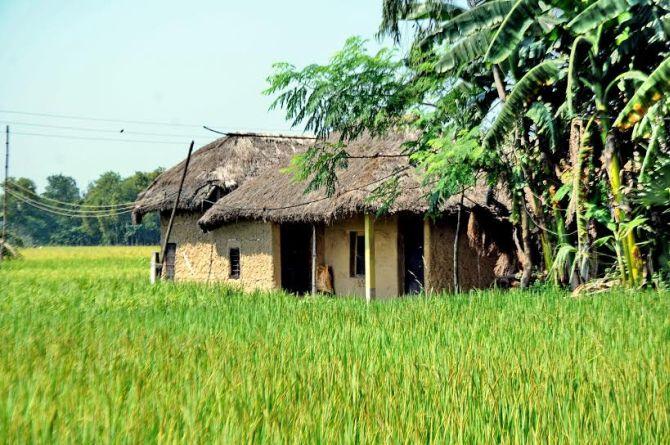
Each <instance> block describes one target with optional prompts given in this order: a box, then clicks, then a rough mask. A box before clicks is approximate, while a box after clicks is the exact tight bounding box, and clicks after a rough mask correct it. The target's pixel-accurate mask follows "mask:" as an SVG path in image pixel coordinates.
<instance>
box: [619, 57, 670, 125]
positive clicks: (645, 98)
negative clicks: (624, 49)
mask: <svg viewBox="0 0 670 445" xmlns="http://www.w3.org/2000/svg"><path fill="white" fill-rule="evenodd" d="M668 90H670V57H668V58H666V59H665V60H664V61H663V62H662V63H661V64H660V65H659V66H658V68H656V69H655V70H654V72H653V73H651V74H650V75H649V77H648V78H647V80H646V81H645V82H644V83H643V84H642V85H640V87H639V88H638V89H637V91H636V92H635V95H634V96H633V98H632V99H631V100H630V101H629V102H628V104H626V106H625V107H624V109H623V110H622V111H621V113H619V116H618V117H617V119H616V121H615V122H614V126H615V127H618V128H620V129H622V130H626V129H628V128H630V127H632V126H633V125H635V124H636V123H638V122H639V121H640V120H641V119H642V118H643V117H644V116H645V114H647V111H649V108H651V107H652V106H653V105H654V104H655V103H656V102H658V101H659V100H661V99H662V98H663V96H664V95H665V94H666V93H667V92H668Z"/></svg>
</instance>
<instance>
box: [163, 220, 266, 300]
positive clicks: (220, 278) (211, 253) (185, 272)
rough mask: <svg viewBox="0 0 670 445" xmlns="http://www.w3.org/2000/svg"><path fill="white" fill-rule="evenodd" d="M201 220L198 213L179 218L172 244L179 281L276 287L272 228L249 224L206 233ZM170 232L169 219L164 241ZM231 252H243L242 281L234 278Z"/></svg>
mask: <svg viewBox="0 0 670 445" xmlns="http://www.w3.org/2000/svg"><path fill="white" fill-rule="evenodd" d="M199 217H200V215H198V214H194V213H186V214H180V215H177V216H176V217H175V221H174V224H173V227H172V234H171V236H170V242H174V243H176V244H177V250H176V257H175V280H176V281H202V282H225V283H228V284H231V285H239V286H241V287H242V288H244V289H245V290H254V289H272V288H273V287H274V286H275V267H274V263H273V256H272V252H273V236H272V234H273V228H272V225H271V224H269V223H262V222H246V221H245V222H238V223H234V224H229V225H225V226H223V227H220V228H218V229H216V230H214V231H213V232H209V233H203V232H202V231H201V230H200V228H199V227H198V224H197V221H198V219H199ZM166 228H167V218H161V230H162V237H164V236H165V230H166ZM231 248H239V249H240V278H239V279H231V278H230V261H229V251H230V249H231Z"/></svg>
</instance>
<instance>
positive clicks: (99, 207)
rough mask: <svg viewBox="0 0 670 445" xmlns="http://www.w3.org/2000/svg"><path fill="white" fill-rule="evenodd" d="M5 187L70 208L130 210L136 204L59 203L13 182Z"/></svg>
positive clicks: (131, 202) (132, 202)
mask: <svg viewBox="0 0 670 445" xmlns="http://www.w3.org/2000/svg"><path fill="white" fill-rule="evenodd" d="M7 186H8V188H15V189H18V190H19V191H20V192H21V193H24V194H29V195H33V196H34V197H35V198H37V199H42V200H45V201H51V202H54V203H56V204H61V205H65V206H71V207H86V208H91V209H109V208H119V207H128V208H130V207H134V206H135V205H136V204H137V201H130V202H120V203H118V204H101V205H95V204H77V203H74V202H67V201H59V200H57V199H53V198H48V197H46V196H41V195H39V194H37V193H36V192H34V191H32V190H30V189H29V188H27V187H23V186H21V185H19V184H16V183H13V182H9V183H7ZM0 187H4V184H0Z"/></svg>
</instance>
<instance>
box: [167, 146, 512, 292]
mask: <svg viewBox="0 0 670 445" xmlns="http://www.w3.org/2000/svg"><path fill="white" fill-rule="evenodd" d="M407 137H408V136H407V135H403V134H398V133H392V134H389V135H387V136H385V137H381V138H372V137H370V136H363V137H361V138H359V139H357V140H355V141H353V142H351V143H349V144H347V146H346V151H347V153H348V155H349V156H348V166H347V168H343V169H341V170H339V171H338V172H337V173H338V174H337V183H336V189H335V193H334V194H332V195H331V196H328V195H327V194H326V193H325V191H323V190H317V191H313V192H310V193H306V194H305V193H304V190H305V184H304V183H300V182H296V181H295V180H294V179H293V178H292V177H291V176H290V175H289V174H287V173H285V172H283V171H282V170H281V169H279V168H269V169H266V170H265V171H264V172H261V173H260V174H258V175H257V176H255V177H253V178H249V179H247V180H246V181H245V182H244V183H243V184H241V185H239V187H237V188H236V189H235V190H234V191H232V192H230V193H229V194H227V195H226V196H224V197H222V198H221V199H219V200H218V201H217V202H216V203H215V204H213V205H212V207H211V208H210V209H209V210H207V211H206V212H205V214H204V215H203V216H202V218H200V220H199V221H198V224H199V226H200V227H201V228H202V229H203V230H204V231H206V232H207V233H208V236H209V242H208V243H207V244H203V251H202V252H201V253H199V254H198V255H197V256H189V257H186V256H184V257H183V258H181V257H180V258H177V260H176V262H175V267H176V277H177V278H178V279H199V278H202V277H203V275H202V273H203V272H206V278H207V279H213V280H217V281H225V282H229V283H236V284H239V285H241V286H242V287H243V288H245V289H257V288H261V289H272V288H282V289H285V290H287V291H289V292H294V293H308V292H316V291H320V292H332V293H335V294H344V295H360V296H363V295H365V296H366V298H368V299H370V298H375V297H391V296H398V295H403V294H410V293H416V292H420V291H427V292H433V291H442V290H449V289H451V288H453V276H454V273H453V267H454V244H455V238H456V230H455V228H456V221H457V215H458V212H459V208H460V195H459V196H454V197H452V198H451V199H450V200H449V201H448V202H447V203H445V204H444V206H443V207H442V209H441V210H442V211H441V213H440V215H439V217H437V218H431V217H428V216H427V212H428V210H429V204H428V200H427V190H426V189H425V188H424V187H423V186H422V182H421V178H420V177H419V175H418V174H417V173H416V171H415V170H414V168H412V167H411V166H410V165H409V162H408V158H407V157H406V156H404V155H403V150H404V143H405V142H406V141H407ZM391 178H397V186H396V187H395V190H396V197H395V200H394V201H393V202H392V204H391V205H390V206H388V203H386V202H384V200H382V199H381V198H375V196H376V195H377V194H376V193H375V191H376V190H377V189H378V187H379V186H380V185H381V184H384V183H386V181H387V180H389V179H391ZM504 201H505V198H504V195H503V194H501V193H500V192H499V191H498V192H496V191H493V190H490V189H489V188H488V187H486V186H484V185H483V184H478V185H477V186H475V187H473V188H472V189H471V190H468V191H466V192H465V194H464V201H463V202H464V209H463V212H464V214H462V224H461V230H460V233H459V241H458V243H457V245H458V257H457V264H458V279H459V284H460V287H461V288H462V289H469V288H480V287H488V286H490V285H491V284H492V283H493V282H494V281H495V280H496V277H497V276H499V275H506V274H508V273H510V271H511V270H513V269H514V268H515V267H516V258H515V254H514V248H513V245H512V242H511V240H512V230H513V228H512V225H511V224H510V223H509V222H507V221H506V220H505V219H504V218H502V216H504V213H505V208H504V205H503V203H504ZM380 210H384V212H383V216H379V217H378V216H377V215H378V214H379V212H380ZM207 249H209V251H207Z"/></svg>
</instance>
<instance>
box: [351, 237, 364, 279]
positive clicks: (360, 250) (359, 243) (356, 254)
mask: <svg viewBox="0 0 670 445" xmlns="http://www.w3.org/2000/svg"><path fill="white" fill-rule="evenodd" d="M349 275H350V276H351V277H362V276H365V235H362V234H360V233H358V232H349Z"/></svg>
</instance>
